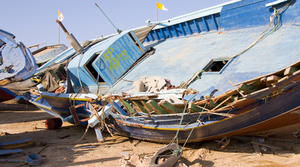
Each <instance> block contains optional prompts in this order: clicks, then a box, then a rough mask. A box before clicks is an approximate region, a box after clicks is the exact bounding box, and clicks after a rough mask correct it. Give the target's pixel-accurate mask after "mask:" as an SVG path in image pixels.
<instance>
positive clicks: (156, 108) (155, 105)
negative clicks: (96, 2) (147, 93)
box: [147, 100, 169, 114]
mask: <svg viewBox="0 0 300 167" xmlns="http://www.w3.org/2000/svg"><path fill="white" fill-rule="evenodd" d="M147 104H148V105H150V106H151V107H152V108H153V110H154V111H155V112H157V113H161V114H169V112H167V111H166V110H165V109H163V108H162V107H160V106H159V105H158V103H157V102H156V101H154V100H149V101H147Z"/></svg>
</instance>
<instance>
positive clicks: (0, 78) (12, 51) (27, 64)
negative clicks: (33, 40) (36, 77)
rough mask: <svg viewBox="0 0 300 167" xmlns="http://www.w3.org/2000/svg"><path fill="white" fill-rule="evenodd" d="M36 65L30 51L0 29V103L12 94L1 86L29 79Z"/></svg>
mask: <svg viewBox="0 0 300 167" xmlns="http://www.w3.org/2000/svg"><path fill="white" fill-rule="evenodd" d="M36 69H37V65H36V62H35V59H34V57H33V56H32V54H31V52H30V50H29V49H28V48H26V47H25V46H24V44H23V43H22V42H17V41H16V40H15V36H14V35H13V34H11V33H9V32H6V31H4V30H1V29H0V101H4V100H7V99H11V98H12V97H13V96H14V93H12V92H10V91H9V90H8V89H3V88H1V86H4V85H6V84H9V83H12V82H16V81H22V80H26V79H28V78H30V77H31V76H32V75H33V74H34V73H35V72H36Z"/></svg>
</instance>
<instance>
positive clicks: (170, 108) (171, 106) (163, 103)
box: [158, 100, 183, 113]
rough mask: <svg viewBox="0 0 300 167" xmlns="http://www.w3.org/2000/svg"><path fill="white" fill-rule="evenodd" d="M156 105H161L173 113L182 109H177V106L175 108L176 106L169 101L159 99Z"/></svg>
mask: <svg viewBox="0 0 300 167" xmlns="http://www.w3.org/2000/svg"><path fill="white" fill-rule="evenodd" d="M158 105H159V106H160V107H163V108H164V109H165V110H166V111H168V112H173V113H174V112H175V113H181V112H183V110H181V109H179V108H177V107H175V106H174V105H172V104H171V103H169V102H168V101H166V100H161V101H160V102H159V103H158Z"/></svg>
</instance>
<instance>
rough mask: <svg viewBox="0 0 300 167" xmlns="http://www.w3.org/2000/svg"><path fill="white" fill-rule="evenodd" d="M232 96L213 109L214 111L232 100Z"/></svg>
mask: <svg viewBox="0 0 300 167" xmlns="http://www.w3.org/2000/svg"><path fill="white" fill-rule="evenodd" d="M231 99H232V96H229V97H227V98H226V99H225V100H223V101H222V102H221V103H219V104H218V105H217V106H216V107H215V108H213V109H212V111H214V110H216V109H218V108H219V107H220V106H221V105H223V104H224V103H226V102H227V101H228V100H231Z"/></svg>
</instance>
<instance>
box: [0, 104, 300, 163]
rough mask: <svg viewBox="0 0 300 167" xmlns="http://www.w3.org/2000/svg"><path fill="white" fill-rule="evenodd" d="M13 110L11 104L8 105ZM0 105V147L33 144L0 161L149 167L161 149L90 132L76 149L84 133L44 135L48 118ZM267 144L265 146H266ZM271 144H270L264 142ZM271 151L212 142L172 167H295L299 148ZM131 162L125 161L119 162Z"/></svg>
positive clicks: (67, 129) (190, 150)
mask: <svg viewBox="0 0 300 167" xmlns="http://www.w3.org/2000/svg"><path fill="white" fill-rule="evenodd" d="M11 106H12V107H14V108H15V107H16V105H15V104H11ZM9 108H10V106H9V105H5V107H3V106H2V107H1V105H0V133H1V132H2V133H1V136H0V142H6V141H12V140H17V139H24V138H32V139H33V141H34V142H35V145H34V146H30V147H27V148H24V152H25V154H17V155H10V156H0V159H5V158H10V159H22V158H23V159H25V155H28V154H30V153H40V155H41V156H42V157H43V163H42V165H41V166H45V167H48V166H49V167H50V166H51V167H52V166H91V167H113V166H126V165H125V164H127V166H130V163H131V164H133V165H131V166H149V159H150V158H151V156H153V155H154V153H155V152H156V151H157V150H158V149H160V148H162V147H163V146H165V145H164V144H157V143H150V142H144V141H139V140H134V139H128V138H126V137H121V136H113V137H110V136H109V135H108V134H107V135H106V138H105V139H106V141H105V142H104V143H98V142H97V141H96V137H95V134H94V131H93V130H92V129H90V130H89V131H88V133H87V136H86V137H85V139H84V140H82V141H81V142H80V143H76V141H78V139H80V137H81V135H82V134H83V133H84V130H85V128H84V127H75V126H73V125H71V124H68V123H64V124H63V127H62V128H60V129H57V130H47V129H46V128H45V125H44V124H45V119H47V118H51V116H50V115H48V114H47V113H45V112H43V111H41V110H38V109H35V108H33V107H30V106H24V105H21V106H20V107H17V109H14V110H12V109H9ZM266 142H267V140H266ZM269 144H270V142H269ZM271 144H272V146H276V147H280V148H281V149H280V150H275V151H274V150H273V151H272V150H270V149H265V148H262V150H264V149H265V151H263V154H262V155H260V154H258V153H255V151H254V149H253V147H252V145H251V144H250V142H247V141H240V140H237V139H231V142H230V144H229V145H228V146H227V147H226V148H225V149H223V150H222V149H221V148H220V145H219V144H218V143H217V142H216V141H209V142H202V143H195V144H189V145H187V146H186V147H185V148H184V149H183V156H182V158H181V159H180V160H179V164H178V165H177V166H193V167H194V166H195V167H198V166H204V167H212V166H217V167H223V166H240V167H250V166H251V167H265V166H267V167H271V166H272V167H273V166H275V167H276V166H278V167H279V166H280V167H281V166H289V167H296V166H300V154H299V153H300V142H299V140H296V139H295V140H294V142H291V141H290V140H289V141H288V142H286V141H285V142H283V141H281V140H280V141H279V142H278V141H272V143H271ZM128 155H129V157H130V159H129V160H124V159H126V158H128ZM0 166H1V167H13V166H14V167H15V166H28V165H26V164H24V163H0Z"/></svg>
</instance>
